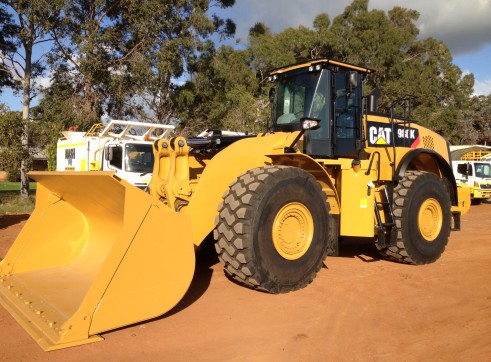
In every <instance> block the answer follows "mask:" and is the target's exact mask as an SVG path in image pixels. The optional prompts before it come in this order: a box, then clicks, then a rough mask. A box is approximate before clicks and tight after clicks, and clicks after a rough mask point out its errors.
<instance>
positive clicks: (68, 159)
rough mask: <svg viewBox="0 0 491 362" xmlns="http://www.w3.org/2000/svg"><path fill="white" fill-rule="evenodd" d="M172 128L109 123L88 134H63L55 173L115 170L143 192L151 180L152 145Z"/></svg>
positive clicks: (159, 125)
mask: <svg viewBox="0 0 491 362" xmlns="http://www.w3.org/2000/svg"><path fill="white" fill-rule="evenodd" d="M173 129H174V127H173V126H169V125H162V124H153V123H142V122H133V121H120V120H112V121H110V122H109V123H108V125H107V126H104V125H102V124H96V125H94V126H93V127H92V128H91V129H90V130H89V131H88V132H76V131H65V132H63V136H64V137H63V138H60V139H59V140H58V143H57V160H56V170H57V171H114V172H115V173H116V175H117V176H118V177H120V178H122V179H124V180H126V181H127V182H129V183H131V184H132V185H134V186H136V187H138V188H140V189H145V188H146V187H147V186H148V184H149V183H150V180H151V178H152V170H153V161H154V156H153V149H152V145H153V142H154V141H155V140H157V139H160V138H162V137H164V136H166V135H167V134H168V133H169V132H170V131H171V130H173Z"/></svg>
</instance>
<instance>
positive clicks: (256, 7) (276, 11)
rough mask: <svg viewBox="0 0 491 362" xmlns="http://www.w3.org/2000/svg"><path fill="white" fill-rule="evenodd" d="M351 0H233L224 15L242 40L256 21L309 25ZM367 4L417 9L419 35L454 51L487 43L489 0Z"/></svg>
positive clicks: (278, 27)
mask: <svg viewBox="0 0 491 362" xmlns="http://www.w3.org/2000/svg"><path fill="white" fill-rule="evenodd" d="M351 3H352V1H351V0H341V1H339V0H338V1H321V0H303V1H302V0H299V1H296V2H285V1H284V0H267V1H266V0H237V1H236V4H235V6H233V7H232V8H230V9H228V10H227V11H224V15H225V16H228V17H230V18H232V19H233V20H234V21H235V22H236V24H237V37H238V38H240V39H241V40H242V42H245V41H246V39H247V34H248V31H249V28H251V27H252V26H253V25H254V23H256V22H264V23H265V24H266V25H267V26H268V27H269V28H270V29H271V30H272V31H273V32H275V33H276V32H281V31H282V30H284V29H285V28H287V27H298V26H299V25H304V26H307V27H311V26H312V22H313V20H314V18H315V16H316V15H318V14H320V13H327V14H329V17H330V18H331V20H333V19H334V18H335V17H336V16H337V15H339V14H341V13H342V12H343V11H344V9H345V8H346V7H347V6H348V5H350V4H351ZM368 5H369V9H380V10H385V11H388V10H390V9H392V8H394V7H395V6H400V7H403V8H407V9H414V10H417V11H418V12H419V13H420V18H419V20H418V22H417V25H418V27H419V28H420V31H421V33H420V34H421V36H422V37H424V38H426V37H434V38H436V39H437V40H441V41H443V42H445V44H447V45H448V46H449V48H450V50H451V51H452V53H453V54H454V55H458V54H464V53H467V52H473V51H478V50H480V49H481V48H482V47H483V46H484V45H486V44H489V43H491V36H490V35H491V21H490V19H491V0H467V1H462V0H432V1H428V0H413V1H407V0H406V1H401V0H370V1H369V4H368Z"/></svg>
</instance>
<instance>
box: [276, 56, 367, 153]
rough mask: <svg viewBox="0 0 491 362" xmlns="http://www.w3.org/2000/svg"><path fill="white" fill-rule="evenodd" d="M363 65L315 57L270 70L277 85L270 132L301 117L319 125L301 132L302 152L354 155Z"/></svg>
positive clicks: (292, 127) (286, 128) (296, 126)
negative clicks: (302, 139)
mask: <svg viewBox="0 0 491 362" xmlns="http://www.w3.org/2000/svg"><path fill="white" fill-rule="evenodd" d="M371 72H373V71H372V70H370V69H367V68H361V67H358V66H354V65H350V64H347V63H341V62H338V61H333V60H329V59H319V60H314V61H310V62H305V63H301V64H296V65H293V66H289V67H285V68H281V69H277V70H274V71H272V72H271V73H270V74H271V77H272V80H274V81H275V87H274V88H273V89H272V92H271V93H270V99H271V102H272V104H273V107H272V111H273V114H272V120H273V127H272V130H273V131H274V132H292V131H297V130H300V129H301V120H302V119H304V120H305V119H311V120H317V121H318V122H319V127H317V128H316V129H312V130H309V131H307V132H306V133H305V136H304V150H303V151H304V152H305V153H306V154H308V155H311V156H313V157H326V158H337V157H351V158H353V157H356V156H357V155H358V154H359V153H360V151H361V149H362V116H363V112H362V86H361V84H362V81H363V78H364V76H365V75H366V74H368V73H371Z"/></svg>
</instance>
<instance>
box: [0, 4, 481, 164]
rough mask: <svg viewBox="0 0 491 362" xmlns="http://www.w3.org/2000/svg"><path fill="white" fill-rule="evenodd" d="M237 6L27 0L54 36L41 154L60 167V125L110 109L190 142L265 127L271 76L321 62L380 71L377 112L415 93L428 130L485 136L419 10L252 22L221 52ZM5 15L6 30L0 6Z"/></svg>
mask: <svg viewBox="0 0 491 362" xmlns="http://www.w3.org/2000/svg"><path fill="white" fill-rule="evenodd" d="M1 3H7V1H3V2H2V1H0V4H1ZM234 3H235V1H234V0H215V1H203V0H189V1H181V0H172V1H162V0H145V1H144V3H142V2H141V1H135V0H122V1H118V2H114V1H103V0H54V1H47V0H36V1H33V2H31V3H30V6H31V7H30V8H31V9H33V10H35V11H33V12H31V13H30V14H32V16H31V17H30V18H28V19H30V21H31V22H32V24H38V23H39V22H37V19H39V18H40V16H42V17H43V22H42V25H43V28H42V29H40V30H39V32H38V33H37V34H39V35H40V34H47V33H49V34H50V36H52V37H53V39H54V44H55V46H54V47H53V48H52V51H51V52H50V55H49V58H48V62H47V63H45V64H39V65H40V66H41V65H49V66H50V68H51V74H52V84H51V86H50V87H49V88H47V89H46V90H45V91H44V93H43V98H42V100H41V102H40V104H39V106H38V107H36V108H35V109H33V110H31V112H30V116H31V119H33V120H34V122H32V124H31V125H30V132H31V133H32V132H35V134H36V136H35V139H36V142H37V143H38V144H40V145H42V147H46V151H47V155H48V163H49V167H50V168H51V169H52V168H53V167H54V163H55V157H54V154H55V152H54V150H55V145H56V140H57V139H58V137H59V135H60V132H61V131H62V130H65V129H67V128H68V127H70V126H77V127H78V129H79V130H88V128H89V127H90V126H91V125H92V124H94V123H96V122H100V119H101V116H102V115H103V114H106V115H108V116H109V117H110V118H116V119H135V118H136V119H138V120H141V121H151V122H158V123H171V124H177V123H179V125H180V132H181V133H182V134H184V135H193V134H196V133H198V132H201V131H202V130H204V129H207V128H222V129H229V130H238V131H254V132H260V131H264V130H265V126H266V124H267V122H268V118H269V116H270V111H269V108H268V105H269V100H268V96H267V95H268V91H269V87H270V84H269V83H268V81H267V73H268V70H270V69H272V68H276V67H280V66H284V65H286V64H292V63H295V62H297V61H299V60H304V59H312V58H319V57H328V58H332V59H339V60H342V61H346V62H349V63H353V64H360V65H362V66H366V67H369V68H373V69H375V70H376V73H375V74H373V75H371V76H370V77H368V78H367V79H366V81H365V83H366V87H365V90H366V93H368V92H369V91H371V90H372V89H373V88H374V87H375V86H377V87H379V88H380V90H381V91H382V98H381V99H380V100H379V108H380V110H381V111H385V112H388V111H389V109H390V106H391V104H392V102H393V101H394V100H396V99H397V98H399V97H401V96H403V95H405V94H412V95H414V96H415V99H414V102H413V108H412V116H413V118H416V119H417V120H418V121H419V122H420V123H422V124H423V125H424V126H427V127H429V128H431V129H433V130H434V131H436V132H438V133H440V134H442V135H444V136H445V137H447V138H448V139H450V140H451V142H453V143H461V142H470V141H474V142H484V141H486V140H489V138H490V136H491V135H490V134H489V129H490V128H489V127H490V123H489V118H487V115H486V112H487V114H490V112H489V107H490V106H489V98H488V97H472V87H473V84H474V79H473V76H472V75H471V74H470V75H464V74H463V73H462V71H461V70H460V69H459V68H458V67H457V66H456V65H455V64H453V60H452V55H451V53H450V51H449V49H448V47H447V46H446V45H445V44H444V43H442V42H441V41H439V40H437V39H432V38H426V39H422V38H420V37H419V30H418V28H417V26H416V22H417V20H418V18H419V14H418V12H417V11H414V10H411V9H406V8H403V7H398V6H397V7H394V8H393V9H391V10H390V11H388V12H384V11H382V10H377V9H374V10H368V4H369V2H368V0H353V1H352V3H351V4H350V5H348V6H347V7H346V8H345V10H344V11H343V13H342V14H340V15H338V16H336V17H334V18H331V17H330V16H329V14H326V13H321V14H318V15H317V16H316V17H315V18H314V19H313V21H312V26H311V27H306V26H299V27H297V28H288V29H285V30H284V31H282V32H279V33H277V34H273V33H272V32H271V30H270V29H269V28H268V26H267V24H264V23H261V22H257V23H255V24H252V27H251V28H250V31H249V37H248V39H247V45H246V46H245V47H242V48H241V49H234V48H232V47H229V46H221V47H219V48H217V47H216V43H214V42H212V41H211V39H215V40H216V39H220V40H222V39H224V38H227V37H229V36H231V35H232V34H233V33H234V31H235V24H234V23H233V21H232V20H230V19H222V18H220V17H219V16H217V15H216V14H214V13H213V9H214V8H227V7H230V6H233V5H234ZM41 5H43V6H42V7H41ZM0 9H3V8H2V7H0ZM26 14H27V13H26ZM2 16H3V18H2ZM1 19H5V24H8V20H9V19H8V16H6V15H5V14H3V13H2V12H1V10H0V20H1ZM2 29H3V30H2ZM6 29H7V30H8V29H13V28H9V27H8V26H7V27H6V28H5V26H4V27H3V28H2V27H1V26H0V36H3V34H7V32H6ZM43 32H44V33H43ZM14 33H15V29H14ZM19 39H20V38H19ZM36 67H37V65H35V66H34V69H37V68H36ZM41 68H42V67H39V69H41ZM0 82H1V79H0ZM0 84H1V83H0ZM396 110H397V112H402V111H403V110H402V109H401V108H400V107H396ZM30 143H32V142H31V141H30Z"/></svg>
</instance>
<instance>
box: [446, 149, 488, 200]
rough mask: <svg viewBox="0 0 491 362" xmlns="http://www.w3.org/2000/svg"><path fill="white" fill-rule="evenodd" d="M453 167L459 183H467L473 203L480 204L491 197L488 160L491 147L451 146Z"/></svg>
mask: <svg viewBox="0 0 491 362" xmlns="http://www.w3.org/2000/svg"><path fill="white" fill-rule="evenodd" d="M450 151H451V154H452V169H453V173H454V176H455V180H456V181H457V184H460V185H467V186H468V187H469V189H470V193H471V203H472V204H473V205H479V204H480V203H481V202H482V201H484V200H486V199H490V198H491V162H490V161H489V160H488V158H489V155H490V154H491V147H488V146H481V145H474V146H451V147H450Z"/></svg>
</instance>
